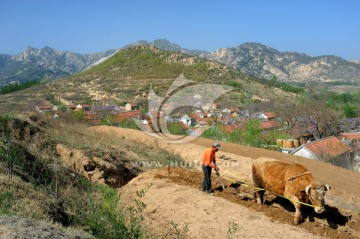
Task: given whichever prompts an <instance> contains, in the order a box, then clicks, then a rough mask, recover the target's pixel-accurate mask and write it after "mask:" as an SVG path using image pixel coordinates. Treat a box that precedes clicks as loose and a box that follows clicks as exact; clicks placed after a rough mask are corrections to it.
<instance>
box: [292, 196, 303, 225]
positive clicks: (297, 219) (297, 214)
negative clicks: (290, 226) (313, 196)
mask: <svg viewBox="0 0 360 239" xmlns="http://www.w3.org/2000/svg"><path fill="white" fill-rule="evenodd" d="M298 201H299V199H298V198H297V197H293V204H294V207H295V217H294V223H295V224H299V222H300V219H301V211H300V208H301V205H300V204H299V203H297V202H298Z"/></svg>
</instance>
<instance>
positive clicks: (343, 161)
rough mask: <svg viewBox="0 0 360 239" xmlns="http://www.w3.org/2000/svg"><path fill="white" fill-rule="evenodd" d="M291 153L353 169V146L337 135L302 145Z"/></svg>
mask: <svg viewBox="0 0 360 239" xmlns="http://www.w3.org/2000/svg"><path fill="white" fill-rule="evenodd" d="M291 154H293V155H297V156H302V157H305V158H310V159H315V160H320V161H324V162H328V163H332V164H334V165H337V166H341V167H345V168H348V169H352V167H353V166H354V165H353V164H352V162H353V150H352V148H351V147H349V146H348V145H346V144H345V143H344V142H342V141H341V140H339V139H338V138H336V137H335V136H330V137H327V138H324V139H319V140H316V141H313V142H309V143H307V144H304V145H301V146H300V147H299V148H297V149H295V150H294V151H292V152H291Z"/></svg>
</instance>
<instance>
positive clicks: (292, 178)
mask: <svg viewBox="0 0 360 239" xmlns="http://www.w3.org/2000/svg"><path fill="white" fill-rule="evenodd" d="M224 174H227V175H230V176H231V177H233V178H235V179H236V178H237V179H239V177H238V176H236V175H234V174H231V173H229V172H224ZM306 174H310V172H304V173H301V174H299V175H296V176H293V177H290V178H288V179H286V180H284V181H282V182H280V183H277V184H275V185H271V186H270V187H267V188H258V187H254V186H250V185H247V184H245V183H243V182H242V181H239V180H233V179H231V178H229V177H227V176H224V175H223V176H222V177H223V178H226V179H228V180H229V181H230V182H232V183H239V184H240V185H243V186H245V187H247V188H253V189H254V190H253V191H252V192H251V193H254V192H257V191H266V190H268V189H269V188H271V187H274V186H276V185H279V184H282V183H286V182H287V181H291V182H293V180H294V179H296V178H299V177H302V176H304V175H306ZM269 192H270V193H271V194H273V195H275V196H277V197H282V198H285V199H287V200H289V201H291V202H293V203H298V204H302V205H305V206H308V207H312V208H315V206H313V205H311V204H308V203H304V202H300V201H294V200H292V199H290V198H288V197H286V196H283V195H280V194H277V193H274V192H272V191H270V190H269ZM309 196H310V197H313V198H315V197H314V196H313V195H312V194H310V195H309ZM315 199H316V198H315Z"/></svg>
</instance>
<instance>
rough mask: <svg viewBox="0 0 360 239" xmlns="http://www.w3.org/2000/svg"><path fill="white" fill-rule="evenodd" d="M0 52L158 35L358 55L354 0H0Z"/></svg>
mask: <svg viewBox="0 0 360 239" xmlns="http://www.w3.org/2000/svg"><path fill="white" fill-rule="evenodd" d="M0 23H1V27H0V32H1V35H0V54H18V53H20V52H22V51H23V50H24V48H25V47H27V46H33V47H36V48H42V47H44V46H49V47H51V48H54V49H58V50H66V51H73V52H78V53H94V52H98V51H103V50H107V49H113V48H119V47H122V46H124V45H126V44H129V43H132V42H135V41H137V40H148V41H152V40H154V39H158V38H166V39H168V40H169V41H171V42H174V43H177V44H179V45H181V46H182V47H185V48H189V49H202V50H208V51H213V50H216V49H219V48H223V47H236V46H238V45H240V44H242V43H245V42H258V43H262V44H265V45H268V46H271V47H274V48H276V49H278V50H281V51H297V52H302V53H306V54H309V55H313V56H318V55H337V56H340V57H344V58H346V59H358V60H360V1H356V0H342V1H340V0H339V1H330V0H328V1H324V0H312V1H308V0H302V1H301V0H288V1H285V0H284V1H281V0H278V1H277V0H258V1H256V0H254V1H251V0H237V1H235V0H234V1H230V0H224V1H220V0H217V1H214V0H207V1H200V0H198V1H196V0H193V1H187V0H182V1H180V0H179V1H178V0H167V1H164V0H157V1H156V0H152V1H151V0H147V1H145V0H144V1H140V0H132V1H131V0H127V1H125V0H123V1H120V0H118V1H116V0H102V1H100V0H99V1H95V0H57V1H56V0H1V2H0Z"/></svg>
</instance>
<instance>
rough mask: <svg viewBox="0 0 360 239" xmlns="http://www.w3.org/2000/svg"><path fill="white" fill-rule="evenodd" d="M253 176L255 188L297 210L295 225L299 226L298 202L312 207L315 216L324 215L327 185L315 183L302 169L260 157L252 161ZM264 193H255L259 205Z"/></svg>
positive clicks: (299, 206) (298, 166) (306, 171)
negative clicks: (280, 199) (288, 202)
mask: <svg viewBox="0 0 360 239" xmlns="http://www.w3.org/2000/svg"><path fill="white" fill-rule="evenodd" d="M252 174H253V180H254V184H255V187H258V188H264V189H265V190H269V191H270V192H272V193H275V194H279V195H282V196H285V197H287V198H288V199H290V200H291V202H292V203H293V204H294V206H295V209H296V212H295V218H294V222H295V223H296V224H298V223H299V220H300V216H301V214H300V208H301V204H300V203H298V202H304V203H308V204H309V203H311V204H312V205H313V206H314V210H315V212H316V213H322V212H324V211H325V209H324V196H325V191H328V190H329V189H330V187H329V186H328V185H327V184H322V183H318V182H315V180H314V178H313V177H312V176H311V173H310V172H309V171H308V170H307V169H306V168H305V167H304V166H302V165H300V164H288V163H284V162H281V161H278V160H275V159H271V158H265V157H261V158H258V159H256V160H255V161H254V163H253V165H252ZM265 190H261V191H256V192H255V193H254V196H255V197H256V201H257V203H258V204H263V196H264V192H265Z"/></svg>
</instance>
